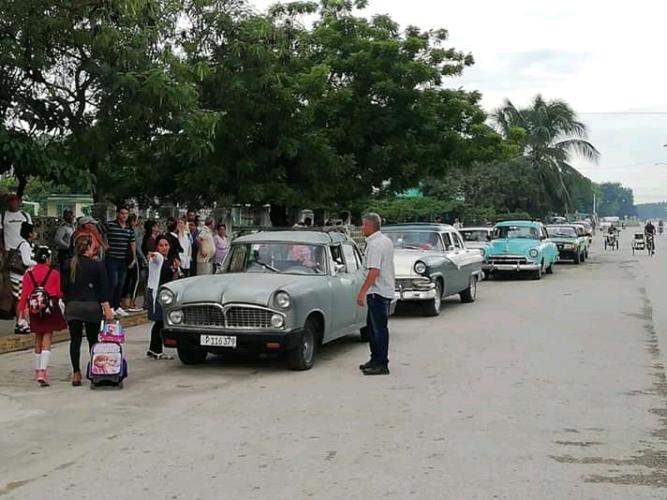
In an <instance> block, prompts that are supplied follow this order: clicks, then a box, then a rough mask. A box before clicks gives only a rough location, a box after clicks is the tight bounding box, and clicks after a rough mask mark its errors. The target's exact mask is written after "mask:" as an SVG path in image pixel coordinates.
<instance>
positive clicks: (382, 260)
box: [357, 213, 395, 375]
mask: <svg viewBox="0 0 667 500" xmlns="http://www.w3.org/2000/svg"><path fill="white" fill-rule="evenodd" d="M362 219H363V227H362V231H363V233H364V236H365V237H366V268H367V269H368V275H367V276H366V281H365V282H364V284H363V286H362V287H361V290H360V291H359V295H358V296H357V303H358V304H359V305H360V306H362V307H363V306H365V305H366V304H368V316H367V325H366V327H367V328H368V334H369V338H370V347H371V359H370V361H368V362H367V363H365V364H363V365H361V366H360V367H359V369H360V370H361V371H362V372H363V373H364V375H389V309H390V307H391V301H392V300H393V298H394V290H395V283H394V244H393V243H392V241H391V240H390V239H389V238H387V237H386V236H385V235H384V234H382V233H381V232H380V229H381V227H382V219H381V218H380V216H379V215H378V214H374V213H369V214H366V215H364V216H363V218H362Z"/></svg>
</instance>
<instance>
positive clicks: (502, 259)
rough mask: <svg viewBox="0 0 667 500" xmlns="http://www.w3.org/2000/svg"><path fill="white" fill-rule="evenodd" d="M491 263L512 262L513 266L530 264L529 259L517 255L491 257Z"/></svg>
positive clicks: (502, 263)
mask: <svg viewBox="0 0 667 500" xmlns="http://www.w3.org/2000/svg"><path fill="white" fill-rule="evenodd" d="M489 264H499V265H506V264H511V265H513V266H516V265H517V264H528V259H527V258H525V257H520V256H517V255H507V256H502V257H501V256H499V257H489Z"/></svg>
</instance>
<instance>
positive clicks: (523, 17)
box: [250, 0, 667, 202]
mask: <svg viewBox="0 0 667 500" xmlns="http://www.w3.org/2000/svg"><path fill="white" fill-rule="evenodd" d="M250 1H251V2H252V3H254V4H255V5H256V6H257V7H258V8H260V9H263V8H266V7H267V6H268V5H271V4H273V3H275V1H273V0H250ZM375 13H382V14H390V15H391V16H392V17H393V18H394V19H395V20H396V21H398V22H399V23H400V24H401V25H404V26H405V25H408V24H414V25H417V26H420V27H422V28H446V29H447V30H448V31H449V33H450V44H451V45H452V46H453V47H455V48H457V49H459V50H462V51H465V52H471V53H472V54H473V56H474V58H475V62H476V64H475V66H473V67H472V68H470V69H468V70H467V71H466V73H465V75H464V76H463V77H462V78H457V79H452V80H451V85H452V86H462V87H464V88H466V89H477V90H479V91H481V92H482V93H483V95H484V100H483V104H484V107H485V108H486V109H487V110H492V109H494V108H495V107H497V106H498V105H499V104H500V103H501V102H502V101H503V99H504V98H510V99H511V100H512V101H513V102H514V104H515V105H517V106H521V105H525V104H528V103H529V102H530V99H531V97H533V96H534V95H535V94H537V93H538V92H539V93H542V94H543V95H544V96H545V97H547V98H550V99H551V98H561V99H565V100H566V101H568V102H569V103H570V104H571V105H572V106H573V107H574V109H575V110H576V111H577V112H578V113H580V114H581V118H582V119H583V120H584V122H586V123H587V124H588V125H589V129H590V140H591V141H592V142H593V143H594V144H595V145H596V146H597V148H598V149H599V150H600V152H601V153H602V157H601V161H600V163H599V164H598V165H590V164H587V163H585V162H581V161H578V162H575V165H576V166H577V167H578V168H579V169H580V170H581V171H582V172H583V173H584V174H585V175H587V176H589V177H591V178H592V179H593V180H595V181H616V182H622V183H623V184H625V185H627V186H630V187H632V188H633V190H634V192H635V199H636V200H637V201H638V202H651V201H660V200H667V148H665V147H663V145H664V144H667V54H666V52H667V29H666V28H665V22H667V2H665V1H664V0H634V1H631V2H630V1H619V0H614V1H607V2H593V1H587V0H560V1H559V2H553V1H546V0H505V1H502V2H497V1H493V0H468V1H458V2H445V1H443V0H370V6H369V8H368V10H367V14H369V15H371V14H375ZM656 113H658V114H656ZM660 113H661V114H660Z"/></svg>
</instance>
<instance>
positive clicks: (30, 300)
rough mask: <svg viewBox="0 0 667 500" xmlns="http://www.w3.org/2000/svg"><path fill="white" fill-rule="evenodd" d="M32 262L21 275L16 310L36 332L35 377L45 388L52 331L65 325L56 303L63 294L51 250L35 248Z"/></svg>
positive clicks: (58, 329) (32, 330)
mask: <svg viewBox="0 0 667 500" xmlns="http://www.w3.org/2000/svg"><path fill="white" fill-rule="evenodd" d="M35 262H36V265H35V266H34V267H33V268H32V269H30V270H29V271H27V272H26V273H25V275H24V276H23V287H22V290H21V297H20V299H19V311H20V314H21V316H22V318H24V319H25V318H28V319H29V320H30V331H31V332H32V333H33V334H34V335H35V380H37V382H38V383H39V384H40V385H41V386H42V387H46V386H48V385H49V376H48V373H47V369H48V366H49V358H50V357H51V341H52V338H53V332H58V331H61V330H64V329H65V328H67V324H66V323H65V319H64V318H63V314H62V311H61V309H60V304H59V302H60V299H62V296H63V295H62V291H61V289H60V273H59V272H58V271H57V270H56V269H53V268H52V267H51V250H50V249H49V248H48V247H38V248H37V249H36V250H35Z"/></svg>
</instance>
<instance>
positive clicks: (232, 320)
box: [225, 307, 273, 328]
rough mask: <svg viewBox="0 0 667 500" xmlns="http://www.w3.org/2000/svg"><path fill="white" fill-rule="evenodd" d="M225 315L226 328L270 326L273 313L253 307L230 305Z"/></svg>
mask: <svg viewBox="0 0 667 500" xmlns="http://www.w3.org/2000/svg"><path fill="white" fill-rule="evenodd" d="M225 316H226V320H227V321H226V326H227V328H270V327H271V316H273V313H272V312H271V311H268V310H266V309H257V308H254V307H231V308H229V309H227V311H226V313H225Z"/></svg>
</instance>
